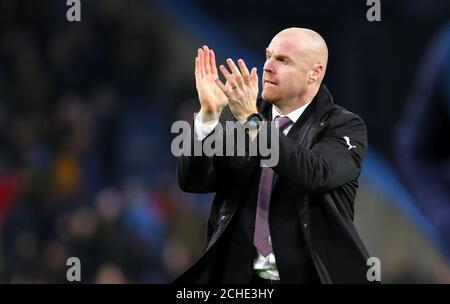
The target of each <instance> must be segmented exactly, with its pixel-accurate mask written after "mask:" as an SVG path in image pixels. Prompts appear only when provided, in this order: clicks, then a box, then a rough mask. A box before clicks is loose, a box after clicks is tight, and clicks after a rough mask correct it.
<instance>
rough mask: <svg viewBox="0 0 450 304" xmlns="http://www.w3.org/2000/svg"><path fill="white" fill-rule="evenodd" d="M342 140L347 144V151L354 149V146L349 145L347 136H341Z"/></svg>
mask: <svg viewBox="0 0 450 304" xmlns="http://www.w3.org/2000/svg"><path fill="white" fill-rule="evenodd" d="M342 138H343V139H345V142H346V143H347V146H348V150H351V149H352V148H356V146H353V145H351V144H350V138H349V137H348V136H342Z"/></svg>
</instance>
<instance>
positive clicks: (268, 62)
mask: <svg viewBox="0 0 450 304" xmlns="http://www.w3.org/2000/svg"><path fill="white" fill-rule="evenodd" d="M263 70H264V72H266V73H271V74H274V73H275V69H274V66H273V62H272V60H270V59H268V60H266V62H265V63H264V67H263Z"/></svg>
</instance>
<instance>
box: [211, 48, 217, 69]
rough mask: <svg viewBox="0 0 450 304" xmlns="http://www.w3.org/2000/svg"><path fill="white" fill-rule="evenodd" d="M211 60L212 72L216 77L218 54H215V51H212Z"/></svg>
mask: <svg viewBox="0 0 450 304" xmlns="http://www.w3.org/2000/svg"><path fill="white" fill-rule="evenodd" d="M210 58H211V72H212V73H213V74H214V75H217V66H216V54H214V51H213V50H210Z"/></svg>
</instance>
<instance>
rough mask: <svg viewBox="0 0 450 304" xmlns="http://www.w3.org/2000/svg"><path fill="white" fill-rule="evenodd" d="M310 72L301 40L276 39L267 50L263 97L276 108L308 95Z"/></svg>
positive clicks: (278, 37) (289, 38)
mask: <svg viewBox="0 0 450 304" xmlns="http://www.w3.org/2000/svg"><path fill="white" fill-rule="evenodd" d="M310 71H311V67H310V66H309V65H308V60H307V58H305V57H304V54H303V52H302V51H301V49H300V46H299V42H298V40H295V39H293V37H289V36H288V37H283V36H275V37H274V38H273V39H272V41H271V43H270V44H269V46H268V47H267V49H266V62H265V64H264V72H263V78H262V87H263V90H262V97H263V98H264V100H265V101H268V102H271V103H273V104H275V105H277V104H279V103H280V102H281V103H286V102H290V101H295V100H296V99H297V98H298V97H299V96H301V95H302V94H303V93H304V92H305V91H306V88H307V79H308V74H309V72H310Z"/></svg>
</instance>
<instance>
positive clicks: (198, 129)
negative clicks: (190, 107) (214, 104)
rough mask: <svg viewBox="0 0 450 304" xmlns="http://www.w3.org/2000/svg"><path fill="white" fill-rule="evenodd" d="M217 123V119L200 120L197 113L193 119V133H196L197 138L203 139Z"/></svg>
mask: <svg viewBox="0 0 450 304" xmlns="http://www.w3.org/2000/svg"><path fill="white" fill-rule="evenodd" d="M218 123H219V120H217V121H208V122H201V121H200V119H199V118H198V114H197V116H196V117H195V120H194V132H195V135H197V138H198V140H203V139H205V137H206V136H208V135H209V134H210V133H211V132H212V131H213V130H214V128H215V127H216V126H217V124H218Z"/></svg>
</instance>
